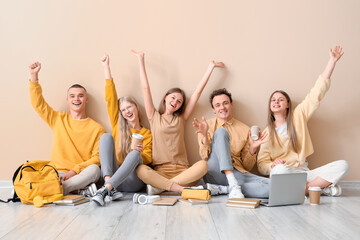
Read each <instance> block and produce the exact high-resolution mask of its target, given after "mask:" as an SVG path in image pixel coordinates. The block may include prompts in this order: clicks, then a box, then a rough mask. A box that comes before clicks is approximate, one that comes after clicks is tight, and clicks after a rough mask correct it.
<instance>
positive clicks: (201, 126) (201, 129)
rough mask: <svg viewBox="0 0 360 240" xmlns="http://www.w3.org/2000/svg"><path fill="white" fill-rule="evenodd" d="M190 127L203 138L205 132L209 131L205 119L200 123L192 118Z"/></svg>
mask: <svg viewBox="0 0 360 240" xmlns="http://www.w3.org/2000/svg"><path fill="white" fill-rule="evenodd" d="M192 125H193V127H194V128H196V133H200V134H202V135H203V136H207V132H208V130H209V124H208V123H207V122H206V119H205V117H202V121H201V122H200V121H199V120H198V119H197V118H194V121H193V122H192Z"/></svg>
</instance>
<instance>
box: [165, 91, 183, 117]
mask: <svg viewBox="0 0 360 240" xmlns="http://www.w3.org/2000/svg"><path fill="white" fill-rule="evenodd" d="M183 102H184V98H183V96H182V94H181V93H178V92H173V93H170V94H168V95H167V96H166V97H165V113H166V114H169V115H171V114H173V113H174V112H176V111H177V110H178V109H179V108H180V107H181V106H182V105H183Z"/></svg>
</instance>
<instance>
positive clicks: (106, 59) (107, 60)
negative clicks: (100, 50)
mask: <svg viewBox="0 0 360 240" xmlns="http://www.w3.org/2000/svg"><path fill="white" fill-rule="evenodd" d="M100 61H101V63H102V64H103V66H109V63H110V58H109V54H107V53H105V54H104V56H103V57H102V58H101V59H100Z"/></svg>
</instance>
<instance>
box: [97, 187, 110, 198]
mask: <svg viewBox="0 0 360 240" xmlns="http://www.w3.org/2000/svg"><path fill="white" fill-rule="evenodd" d="M108 193H109V190H108V189H107V188H106V187H104V189H102V190H101V189H100V191H98V192H97V193H96V195H98V196H101V197H102V198H105V197H106V195H107V194H108Z"/></svg>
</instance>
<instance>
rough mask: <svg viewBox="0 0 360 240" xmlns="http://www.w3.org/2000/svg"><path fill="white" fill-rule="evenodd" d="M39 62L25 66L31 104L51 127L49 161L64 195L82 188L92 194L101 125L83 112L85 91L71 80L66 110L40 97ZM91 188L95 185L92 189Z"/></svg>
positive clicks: (101, 131) (96, 176) (97, 166)
mask: <svg viewBox="0 0 360 240" xmlns="http://www.w3.org/2000/svg"><path fill="white" fill-rule="evenodd" d="M40 69H41V64H40V63H39V62H34V63H32V64H31V65H30V66H29V73H30V87H29V90H30V99H31V104H32V106H33V107H34V109H35V111H36V112H37V113H38V114H39V116H40V117H41V118H42V119H43V120H44V121H45V122H46V123H47V124H48V125H49V126H50V128H51V129H52V131H53V145H52V151H51V156H50V161H51V162H52V163H53V164H54V165H55V167H56V169H57V170H58V171H59V174H60V176H61V178H62V183H63V188H64V195H66V194H69V193H70V192H73V191H78V190H80V189H84V188H85V187H87V186H88V185H90V187H89V190H91V189H92V191H86V192H85V193H87V194H88V195H92V193H94V191H96V187H95V184H92V183H94V182H96V181H97V180H98V179H99V177H100V168H99V166H100V158H99V140H100V137H101V135H102V134H103V133H104V129H103V127H102V126H101V125H100V124H98V123H97V122H95V121H94V120H92V119H91V118H89V117H88V116H87V115H86V108H85V107H86V103H87V101H88V97H87V93H86V90H85V88H84V87H82V86H81V85H78V84H75V85H73V86H71V87H70V88H69V89H68V93H67V102H68V104H69V109H70V114H69V113H67V112H65V111H63V112H59V111H55V110H53V109H52V108H51V107H50V106H49V105H48V104H47V103H46V102H45V100H44V98H43V96H42V89H41V86H40V84H39V81H38V73H39V71H40ZM94 188H95V189H94Z"/></svg>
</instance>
